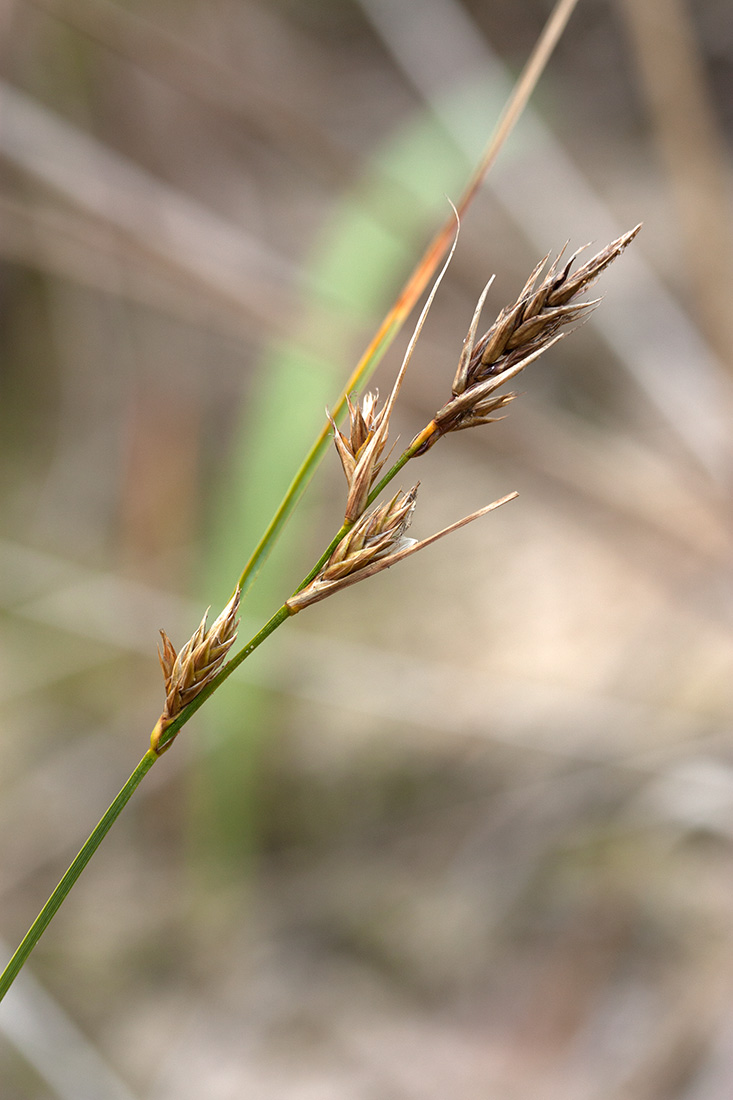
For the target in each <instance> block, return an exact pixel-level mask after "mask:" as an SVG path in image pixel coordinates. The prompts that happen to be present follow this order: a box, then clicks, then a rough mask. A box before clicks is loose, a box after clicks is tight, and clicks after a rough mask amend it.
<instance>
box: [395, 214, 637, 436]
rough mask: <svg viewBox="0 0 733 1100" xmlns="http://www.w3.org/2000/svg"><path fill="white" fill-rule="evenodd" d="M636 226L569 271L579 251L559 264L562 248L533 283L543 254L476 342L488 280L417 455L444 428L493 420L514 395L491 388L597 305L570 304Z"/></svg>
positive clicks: (628, 240) (632, 234) (619, 250)
mask: <svg viewBox="0 0 733 1100" xmlns="http://www.w3.org/2000/svg"><path fill="white" fill-rule="evenodd" d="M640 229H641V225H637V226H636V227H635V228H634V229H632V230H631V231H630V232H629V233H625V234H624V235H623V236H622V237H619V238H618V239H617V240H615V241H612V242H611V243H610V244H609V245H607V246H606V248H604V249H602V250H601V251H600V252H599V253H598V254H597V255H596V256H593V258H592V259H590V260H588V262H587V263H585V264H584V265H583V266H582V267H579V268H578V270H577V271H575V272H574V273H573V274H571V272H570V269H571V267H572V265H573V263H574V262H575V260H576V259H577V257H578V255H579V252H580V251H582V249H580V250H579V251H578V252H575V253H574V254H573V255H572V256H571V257H570V259H568V260H566V261H565V262H564V263H561V261H562V257H563V253H564V251H565V250H564V249H563V250H562V252H561V253H560V255H559V256H558V257H557V259H556V260H555V261H554V262H553V263H552V264H551V266H550V268H549V270H548V271H547V273H546V275H545V276H544V278H543V279H542V281H541V282H540V283H539V285H538V279H539V278H540V275H541V272H542V269H543V268H544V266H545V264H546V263H547V259H548V257H547V256H545V258H544V260H542V261H541V262H540V263H539V264H538V265H537V267H535V269H534V271H533V272H532V274H531V275H530V277H529V279H528V280H527V282H526V283H525V285H524V287H523V289H522V292H521V294H520V295H519V297H518V298H517V300H516V302H515V303H514V305H511V306H506V307H505V308H504V309H503V310H502V311H501V313H500V314H499V316H498V317H497V319H496V321H494V324H493V325H492V326H491V328H490V329H489V330H488V332H486V333H484V335H483V336H482V337H481V338H480V339H478V340H477V339H476V330H477V328H478V323H479V319H480V316H481V309H482V307H483V304H484V301H485V299H486V294H487V293H488V290H489V287H490V286H491V282H489V283H488V284H487V286H486V287H485V288H484V291H483V293H482V295H481V297H480V298H479V301H478V305H477V306H476V310H475V312H474V315H473V318H472V321H471V325H470V327H469V330H468V333H467V335H466V339H465V340H464V342H463V350H462V352H461V357H460V359H459V361H458V369H457V371H456V376H455V378H454V380H453V397H452V398H451V400H450V401H448V402H447V403H446V404H445V405H444V406H443V408H442V409H440V410H439V411H438V412H437V413H436V415H435V418H434V420H433V421H432V423H431V424H430V425H429V426H428V428H427V429H425V431H424V432H423V433H421V435H422V436H423V441H422V443H421V447H420V449H419V450H418V451H417V452H416V453H417V454H424V453H425V451H427V450H429V448H430V447H432V446H433V444H434V443H436V442H437V441H438V439H440V437H441V436H443V435H446V434H447V433H448V432H454V431H461V430H462V429H464V428H471V427H474V426H475V425H476V424H486V423H488V422H490V421H491V420H494V419H496V417H494V416H492V415H491V414H492V413H493V412H496V411H497V410H498V409H500V408H503V407H504V406H505V405H506V404H508V402H509V401H511V400H513V398H514V397H515V396H516V395H515V394H505V395H504V396H503V397H500V396H497V395H496V394H495V392H494V391H495V390H496V389H498V387H499V386H502V385H504V384H505V383H506V382H508V381H509V379H510V378H514V377H515V376H516V375H517V374H519V373H520V372H521V371H522V370H524V368H525V367H526V366H527V365H528V364H529V363H532V362H534V360H535V359H537V358H539V356H540V355H542V354H543V353H544V352H545V351H547V350H548V348H550V347H552V345H553V344H554V343H555V342H556V341H557V340H558V339H560V338H561V336H562V335H563V334H562V333H561V331H560V330H561V329H562V328H564V327H565V326H566V325H569V324H571V323H572V322H573V321H578V320H581V319H583V318H584V317H586V316H587V315H588V313H589V312H590V311H591V310H593V309H594V308H595V306H596V305H598V302H599V301H600V299H595V300H594V301H587V302H575V301H574V299H575V298H577V297H578V296H579V295H581V294H583V293H585V291H587V290H588V289H589V288H590V287H591V286H592V285H593V283H594V282H595V281H596V279H597V278H598V276H599V275H600V274H601V272H603V271H604V270H605V269H606V268H607V267H608V266H609V264H611V263H613V261H614V260H615V259H616V257H617V256H620V255H621V253H622V252H623V250H624V249H625V248H626V246H627V245H628V244H630V243H631V241H633V239H634V237H635V236H636V234H637V233H638V232H639V230H640ZM492 281H493V280H492ZM413 442H414V441H413Z"/></svg>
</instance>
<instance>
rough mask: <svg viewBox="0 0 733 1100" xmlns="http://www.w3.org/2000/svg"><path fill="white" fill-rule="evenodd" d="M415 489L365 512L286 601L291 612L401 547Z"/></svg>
mask: <svg viewBox="0 0 733 1100" xmlns="http://www.w3.org/2000/svg"><path fill="white" fill-rule="evenodd" d="M417 489H418V486H417V485H414V486H413V487H412V489H410V491H409V493H397V494H396V495H395V496H394V497H392V499H391V500H390V501H389V502H388V503H387V504H381V505H379V506H378V507H377V508H373V509H372V511H371V512H366V513H365V514H364V515H363V516H362V517H361V519H359V520H358V521H357V522H356V523H355V524H354V526H353V527H352V528H351V530H350V531H349V532H348V533H347V534H346V535H344V537H343V538H342V539H341V542H340V543H339V544H338V546H337V547H336V549H335V550H334V552H333V553H332V554H331V557H330V558H329V559H328V561H327V562H326V564H325V565H324V567H323V569H322V570H321V571H320V573H319V574H318V575H317V576H316V577H314V578H313V580H312V581H311V582H310V584H309V585H307V586H306V587H305V588H303V589H302V590H301V591H300V592H297V593H296V594H295V595H294V596H292V597H291V598H290V599H289V600H288V601H287V602H288V607H289V608H290V609H291V611H293V612H295V611H300V609H301V608H303V607H307V606H308V604H311V603H316V602H317V601H318V600H322V599H324V598H325V596H329V595H330V594H331V592H333V591H336V590H337V589H338V588H341V587H343V584H340V583H339V582H342V581H343V580H344V579H345V578H347V577H350V576H351V575H352V574H355V573H358V572H359V571H361V570H365V569H367V568H368V567H369V566H373V565H374V564H375V563H377V562H380V561H382V560H383V559H384V558H385V557H387V555H389V554H392V553H394V552H395V551H396V550H399V549H401V548H402V547H403V546H404V545H405V544H406V543H407V541H408V540H406V539H405V538H404V535H405V531H406V530H407V528H408V527H409V525H410V520H411V519H412V513H413V511H414V509H415V499H416V497H417Z"/></svg>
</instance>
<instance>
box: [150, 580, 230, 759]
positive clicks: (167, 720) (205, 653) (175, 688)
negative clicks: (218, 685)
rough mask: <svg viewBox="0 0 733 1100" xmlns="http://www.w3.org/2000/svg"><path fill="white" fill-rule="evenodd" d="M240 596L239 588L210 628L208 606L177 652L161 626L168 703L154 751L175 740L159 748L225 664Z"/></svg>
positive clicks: (160, 656)
mask: <svg viewBox="0 0 733 1100" xmlns="http://www.w3.org/2000/svg"><path fill="white" fill-rule="evenodd" d="M240 596H241V593H240V590H239V589H237V590H236V592H235V593H234V595H233V596H232V598H231V600H230V601H229V603H228V604H227V605H226V607H225V608H224V610H223V611H222V612H221V614H220V615H219V616H218V617H217V618H216V619H215V620H214V622H213V623H212V624H211V626H210V627H209V628H208V629H207V626H206V620H207V618H208V615H209V610H207V611H206V614H205V615H204V617H203V619H202V620H201V622H200V623H199V625H198V627H197V629H196V630H195V632H194V633H193V634H192V636H191V637H190V638H189V640H188V641H187V642H186V644H185V645H184V646H183V647H182V648H181V651H180V653H176V651H175V649H174V648H173V644H172V643H171V640H170V638H169V637H168V635H167V634H166V633H165V631H164V630H161V632H160V636H161V638H162V639H163V648H162V650H161V649H160V647H159V648H158V659H159V661H160V667H161V668H162V670H163V677H164V680H165V707H164V708H163V713H162V714H161V716H160V718H159V719H158V721H157V723H156V726H155V729H154V730H153V734H152V737H151V747H152V748H153V750H154V751H155V752H162V751H164V749H165V748H168V747H169V746H170V745H171V744H172V741H173V738H171V739H170V740H169V741H167V742H166V743H165V746H164V749H160V748H159V745H160V739H161V737H162V735H163V733H164V732H165V730H166V729H168V727H169V726H170V724H171V722H172V721H173V720H174V718H176V717H177V716H178V715H179V714H180V713H181V711H182V710H183V708H184V707H186V706H188V704H189V703H190V702H192V700H193V699H195V698H196V696H197V695H198V694H199V692H201V691H203V689H204V688H205V687H206V685H207V684H208V683H210V682H211V680H213V678H214V677H215V676H216V674H217V672H218V671H219V669H220V668H221V666H222V665H223V663H224V661H225V659H226V656H227V653H228V652H229V650H230V649H231V647H232V645H233V644H234V640H235V638H236V637H237V627H238V626H239V620H238V619H237V617H236V616H237V610H238V608H239V600H240Z"/></svg>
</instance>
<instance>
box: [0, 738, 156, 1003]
mask: <svg viewBox="0 0 733 1100" xmlns="http://www.w3.org/2000/svg"><path fill="white" fill-rule="evenodd" d="M156 760H157V756H156V755H155V753H154V752H152V750H149V751H148V752H146V753H145V756H144V757H143V758H142V760H141V761H140V763H139V764H138V766H137V767H136V768H135V771H134V772H133V773H132V775H131V776H130V778H129V779H128V780H127V782H126V783H125V785H124V787H123V788H122V790H121V791H120V793H119V794H118V795H117V797H116V798H115V800H114V802H113V803H112V804H111V805H110V807H109V809H108V810H107V811H106V812H105V813H104V815H103V816H102V818H101V820H100V822H99V824H98V825H97V826H96V828H95V829H94V830H93V831H92V833H91V834H90V836H89V838H88V839H87V840H86V841H85V842H84V844H83V846H82V848H81V850H80V852H79V854H78V855H77V856H76V858H75V859H74V861H73V863H72V864H71V866H70V867H69V869H68V871H67V872H66V874H65V875H64V876H63V878H62V879H61V881H60V882H59V884H58V886H57V887H56V889H55V890H54V892H53V893H52V894H51V897H50V898H49V899H48V901H47V902H46V904H45V905H44V907H43V909H41V912H40V913H39V914H38V916H37V917H36V919H35V920H34V922H33V924H32V925H31V926H30V928H29V929H28V931H27V933H26V934H25V936H24V937H23V940H22V941H21V944H20V946H19V947H18V950H17V951H16V952H15V954H14V955H13V957H12V959H11V960H10V962H9V963H8V965H7V966H6V967H5V970H4V971H3V972H2V975H0V1001H1V1000H2V999H3V997H4V996H5V994H6V993H7V991H8V990H9V989H10V986H11V985H12V984H13V982H14V981H15V979H16V977H17V975H18V973H19V971H20V970H21V968H22V966H23V964H24V963H25V961H26V959H27V958H28V956H29V955H30V953H31V951H32V950H33V948H34V947H35V946H36V944H37V943H38V941H39V939H40V938H41V936H42V935H43V933H44V932H45V930H46V928H47V927H48V925H49V924H50V923H51V921H52V920H53V918H54V917H55V915H56V913H57V911H58V909H59V906H60V905H61V903H62V902H63V900H64V898H65V897H66V895H67V894H68V893H69V891H70V890H71V888H72V886H73V885H74V883H75V882H76V880H77V879H78V878H79V875H80V874H81V873H82V871H83V870H84V868H85V867H86V865H87V863H88V862H89V860H90V859H91V858H92V856H93V855H94V853H95V852H96V850H97V848H98V847H99V845H100V844H101V843H102V841H103V840H104V838H105V836H106V835H107V833H108V832H109V830H110V829H111V828H112V826H113V825H114V823H115V821H116V820H117V818H118V817H119V816H120V814H121V813H122V810H123V809H124V808H125V806H126V805H127V803H128V802H129V800H130V798H131V797H132V794H133V793H134V791H135V790H136V789H137V787H138V786H139V784H140V783H141V782H142V780H143V778H144V777H145V775H146V774H147V773H148V772H149V771H150V769H151V768H152V766H153V764H154V763H155V761H156Z"/></svg>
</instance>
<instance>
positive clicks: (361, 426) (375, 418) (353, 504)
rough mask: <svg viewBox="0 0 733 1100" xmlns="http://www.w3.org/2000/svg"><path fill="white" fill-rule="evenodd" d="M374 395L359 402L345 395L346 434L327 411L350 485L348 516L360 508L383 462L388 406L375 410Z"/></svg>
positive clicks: (365, 396) (369, 395) (376, 396)
mask: <svg viewBox="0 0 733 1100" xmlns="http://www.w3.org/2000/svg"><path fill="white" fill-rule="evenodd" d="M377 398H378V395H377V394H376V393H366V394H364V397H363V398H362V401H361V405H359V404H355V403H354V402H353V401H352V400H351V398H350V397H347V398H346V401H347V405H348V409H349V434H348V436H346V435H344V433H343V432H341V431H340V430H339V428H338V427H337V425H336V422H335V421H334V419H333V417H332V416H331V414H330V413H329V414H328V418H329V420H330V421H331V425H332V427H333V441H334V444H335V446H336V452H337V454H338V456H339V458H340V460H341V465H342V467H343V471H344V474H345V475H346V482H347V484H348V486H349V497H348V501H347V509H346V510H347V514H349V518H351V516H350V513H351V512H353V511H356V512H357V514H358V509H359V508H360V507H361V509H362V511H363V502H365V501H366V498H367V496H368V495H369V490H370V489H371V487H372V485H373V484H374V482H375V481H376V480H377V478H378V477H379V472H380V470H381V469H382V466H383V465H384V459H383V458H382V452H383V451H384V447H385V444H386V442H387V433H386V430H384V429H385V428H386V427H387V425H386V424H385V419H386V416H385V414H386V413H387V407H386V406H385V407H383V408H382V409H381V410H380V411H379V412H377Z"/></svg>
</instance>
